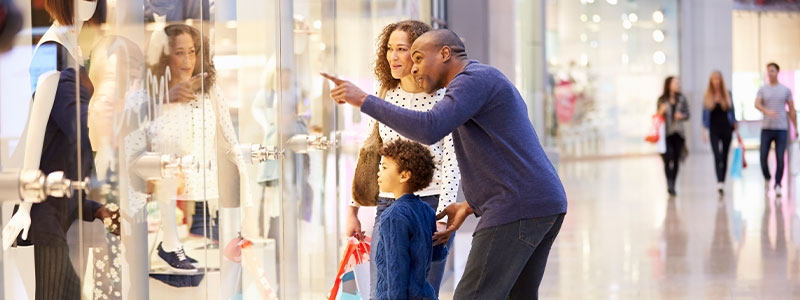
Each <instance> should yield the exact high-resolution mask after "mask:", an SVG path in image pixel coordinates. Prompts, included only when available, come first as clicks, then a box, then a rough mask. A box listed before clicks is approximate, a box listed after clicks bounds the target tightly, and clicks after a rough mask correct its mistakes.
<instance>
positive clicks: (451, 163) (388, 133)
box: [350, 86, 461, 214]
mask: <svg viewBox="0 0 800 300" xmlns="http://www.w3.org/2000/svg"><path fill="white" fill-rule="evenodd" d="M444 92H445V90H444V89H440V90H438V91H437V92H436V93H435V94H427V93H409V92H406V91H404V90H403V89H402V88H400V86H398V87H396V88H394V89H392V90H389V91H388V92H387V93H386V99H385V100H386V101H389V102H391V103H392V104H394V105H397V106H399V107H402V108H407V109H412V110H416V111H428V110H430V109H431V108H433V105H434V104H436V102H438V101H439V100H441V99H442V97H443V96H444ZM373 122H375V121H374V120H372V121H370V122H369V126H368V127H367V128H372V126H374V125H373V124H374V123H373ZM378 130H379V131H380V135H381V139H382V140H383V141H384V143H386V142H388V141H393V140H395V139H408V138H406V137H404V136H402V135H400V134H399V133H397V132H395V131H394V130H392V129H391V128H389V127H388V126H386V125H383V124H380V125H378ZM428 149H430V150H431V153H432V154H433V160H434V162H435V163H436V170H435V171H434V173H433V181H432V182H431V184H430V185H429V186H428V187H427V188H425V189H423V190H421V191H419V192H417V193H416V194H417V195H419V196H431V195H439V205H438V207H437V209H436V213H437V214H438V213H440V212H442V211H443V210H444V208H445V207H447V205H449V204H451V203H453V202H455V201H456V197H457V196H458V185H459V184H460V183H461V173H460V172H459V169H458V162H457V161H456V153H455V148H454V147H453V136H452V134H448V135H447V136H445V137H444V138H443V139H442V140H440V141H439V142H437V143H435V144H433V145H430V146H428ZM350 205H353V206H356V204H355V202H354V201H351V202H350Z"/></svg>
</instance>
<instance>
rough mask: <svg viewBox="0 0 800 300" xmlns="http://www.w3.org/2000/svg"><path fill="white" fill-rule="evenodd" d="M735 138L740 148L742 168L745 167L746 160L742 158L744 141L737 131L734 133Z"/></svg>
mask: <svg viewBox="0 0 800 300" xmlns="http://www.w3.org/2000/svg"><path fill="white" fill-rule="evenodd" d="M736 139H737V140H738V141H739V148H741V149H742V168H747V160H746V159H745V158H744V141H742V136H741V135H740V134H739V133H736Z"/></svg>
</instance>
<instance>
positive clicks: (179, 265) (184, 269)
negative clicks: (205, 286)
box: [158, 243, 197, 274]
mask: <svg viewBox="0 0 800 300" xmlns="http://www.w3.org/2000/svg"><path fill="white" fill-rule="evenodd" d="M158 257H160V258H161V259H163V260H164V261H165V262H167V264H168V265H169V268H170V270H172V272H174V273H177V274H195V273H197V268H196V267H195V266H194V265H192V263H191V262H190V261H189V257H188V256H186V253H185V252H183V248H178V250H175V251H173V252H167V251H164V248H161V243H159V244H158Z"/></svg>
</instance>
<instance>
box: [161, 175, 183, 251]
mask: <svg viewBox="0 0 800 300" xmlns="http://www.w3.org/2000/svg"><path fill="white" fill-rule="evenodd" d="M156 193H157V198H158V199H157V200H158V208H159V210H161V234H162V235H161V236H162V237H163V238H162V240H161V247H162V248H163V249H164V251H167V252H172V251H175V250H178V248H181V241H180V239H179V238H178V225H177V222H176V221H175V196H176V193H177V182H176V181H175V180H172V179H164V180H163V181H162V182H161V184H159V185H158V187H157V190H156Z"/></svg>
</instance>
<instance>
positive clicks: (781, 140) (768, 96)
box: [756, 63, 797, 196]
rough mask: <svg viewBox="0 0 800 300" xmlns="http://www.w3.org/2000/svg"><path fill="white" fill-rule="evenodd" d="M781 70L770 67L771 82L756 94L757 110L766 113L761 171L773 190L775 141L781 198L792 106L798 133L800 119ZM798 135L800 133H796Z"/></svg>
mask: <svg viewBox="0 0 800 300" xmlns="http://www.w3.org/2000/svg"><path fill="white" fill-rule="evenodd" d="M780 70H781V68H780V67H779V66H778V64H776V63H769V64H767V77H768V80H769V81H768V83H767V84H766V85H764V86H762V87H761V88H760V89H758V94H757V95H756V109H758V110H760V111H761V113H763V114H764V119H763V121H761V172H762V173H763V174H764V180H765V181H766V182H765V183H764V185H765V186H767V187H769V186H768V185H769V180H770V179H771V178H772V177H771V176H770V174H769V165H767V156H768V155H769V149H770V148H771V147H772V142H775V164H776V167H775V185H774V186H775V195H776V196H780V195H781V180H782V179H783V165H784V160H783V154H784V152H785V151H786V142H787V138H788V136H787V133H788V129H789V122H788V120H787V114H786V106H788V107H789V114H788V118H789V119H791V120H792V124H793V126H795V132H796V131H797V130H796V129H797V117H796V115H795V110H794V102H793V101H792V91H791V90H789V88H788V87H786V86H785V85H782V84H780V83H779V82H778V72H780ZM795 136H796V133H795Z"/></svg>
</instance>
